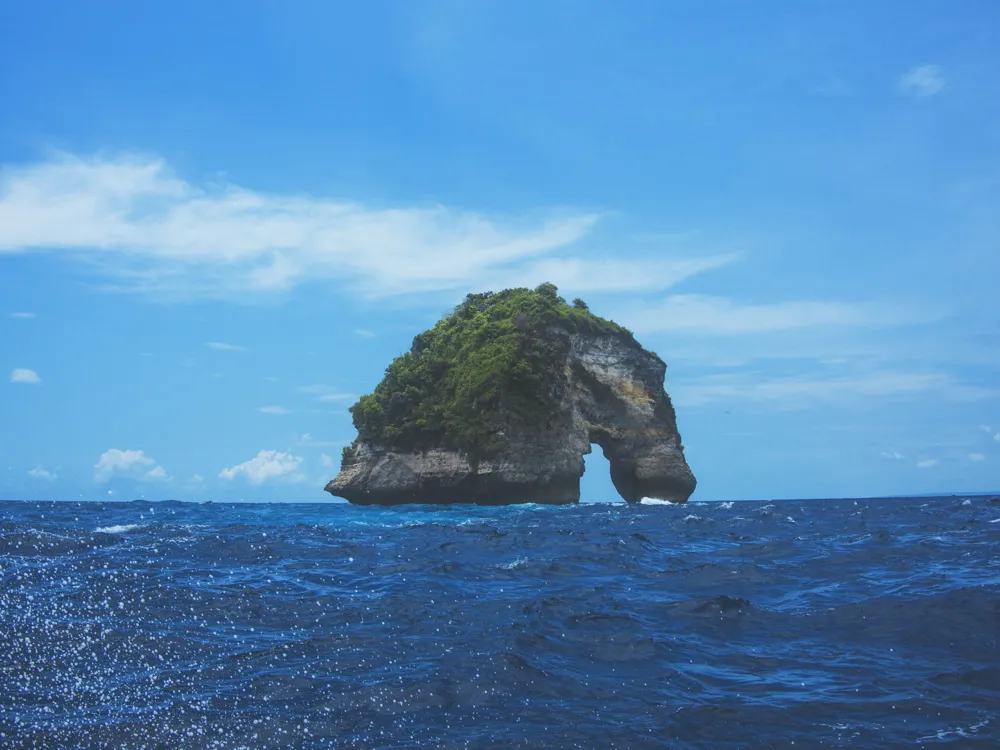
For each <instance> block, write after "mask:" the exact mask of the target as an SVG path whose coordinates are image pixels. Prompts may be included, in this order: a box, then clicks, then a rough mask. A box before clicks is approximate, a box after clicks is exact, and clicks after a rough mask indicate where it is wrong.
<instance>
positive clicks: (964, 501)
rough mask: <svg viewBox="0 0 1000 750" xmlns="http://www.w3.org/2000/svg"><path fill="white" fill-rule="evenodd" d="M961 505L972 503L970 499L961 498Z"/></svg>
mask: <svg viewBox="0 0 1000 750" xmlns="http://www.w3.org/2000/svg"><path fill="white" fill-rule="evenodd" d="M962 505H972V501H971V500H963V501H962Z"/></svg>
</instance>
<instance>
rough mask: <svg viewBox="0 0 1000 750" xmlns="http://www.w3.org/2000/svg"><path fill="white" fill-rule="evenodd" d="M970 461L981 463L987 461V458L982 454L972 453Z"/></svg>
mask: <svg viewBox="0 0 1000 750" xmlns="http://www.w3.org/2000/svg"><path fill="white" fill-rule="evenodd" d="M969 460H970V461H973V462H976V463H978V462H979V461H985V460H986V456H984V455H983V454H982V453H970V454H969Z"/></svg>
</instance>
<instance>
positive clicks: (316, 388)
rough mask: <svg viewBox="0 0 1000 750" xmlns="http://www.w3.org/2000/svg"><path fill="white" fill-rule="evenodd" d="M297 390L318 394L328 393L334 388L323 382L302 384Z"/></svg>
mask: <svg viewBox="0 0 1000 750" xmlns="http://www.w3.org/2000/svg"><path fill="white" fill-rule="evenodd" d="M295 390H297V391H298V392H299V393H308V394H310V395H314V396H317V395H319V394H321V393H328V392H330V391H331V390H333V389H332V388H330V386H328V385H323V384H322V383H313V384H312V385H300V386H299V387H298V388H296V389H295Z"/></svg>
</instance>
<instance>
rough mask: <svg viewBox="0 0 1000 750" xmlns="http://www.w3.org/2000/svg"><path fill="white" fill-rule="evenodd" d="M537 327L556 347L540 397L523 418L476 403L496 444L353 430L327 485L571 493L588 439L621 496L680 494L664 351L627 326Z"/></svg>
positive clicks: (521, 497) (434, 493)
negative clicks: (400, 442) (538, 408)
mask: <svg viewBox="0 0 1000 750" xmlns="http://www.w3.org/2000/svg"><path fill="white" fill-rule="evenodd" d="M563 304H565V303H564V302H563ZM542 335H543V336H545V337H546V339H548V340H551V341H554V342H555V343H556V344H558V351H559V352H561V353H562V361H561V362H560V363H558V364H559V365H561V366H559V367H554V368H552V370H551V377H550V378H549V382H547V383H545V386H544V387H545V388H547V389H548V392H547V393H546V394H545V395H546V398H545V399H543V401H544V402H545V403H547V404H548V406H547V408H546V409H545V413H539V414H537V415H536V418H534V419H532V420H529V422H530V423H526V422H525V420H523V419H522V420H511V419H507V418H506V417H505V415H504V412H503V410H502V409H497V410H494V411H489V412H486V411H484V412H483V414H482V420H483V423H484V425H485V426H486V427H487V428H488V429H489V431H490V432H491V433H492V434H494V435H495V436H496V437H497V439H498V443H499V445H500V446H501V447H500V448H499V449H498V450H495V451H494V452H492V454H491V455H489V456H488V457H484V458H479V459H476V458H475V457H473V458H470V456H469V455H468V453H467V452H463V451H460V450H456V449H446V448H441V447H429V448H425V449H422V450H413V449H411V450H399V449H393V448H391V447H389V446H387V445H379V444H378V443H377V441H372V440H366V439H365V438H364V435H361V436H359V439H358V440H357V441H356V442H355V443H354V445H353V446H352V447H351V448H350V449H349V450H346V451H345V455H344V458H343V462H342V466H341V471H340V473H339V474H338V476H337V477H336V479H334V480H333V481H331V482H330V483H329V484H328V485H327V486H326V490H327V492H330V493H331V494H333V495H336V496H339V497H343V498H346V499H347V500H349V501H350V502H352V503H357V504H365V505H370V504H379V505H397V504H401V503H438V504H441V503H478V504H484V505H506V504H511V503H549V504H564V503H575V502H578V501H579V499H580V477H581V476H582V475H583V470H584V463H583V456H584V454H586V453H589V452H590V450H591V443H596V444H597V445H599V446H600V447H601V448H602V449H603V451H604V454H605V456H606V457H607V458H608V460H609V462H610V464H611V479H612V481H613V482H614V485H615V488H616V489H617V490H618V492H619V494H620V495H621V496H622V497H623V498H624V499H625V500H626V501H628V502H630V503H635V502H638V501H639V500H641V499H642V498H643V497H652V498H659V499H663V500H669V501H673V502H686V501H687V499H688V497H689V496H690V495H691V493H692V492H694V489H695V478H694V475H693V474H692V473H691V470H690V469H689V468H688V465H687V462H686V461H685V460H684V451H683V447H682V445H681V438H680V435H679V434H678V431H677V422H676V418H675V416H674V410H673V407H672V405H671V403H670V398H669V397H668V396H667V394H666V393H665V392H664V390H663V382H664V375H665V372H666V365H665V364H664V363H663V361H662V360H660V359H659V358H658V357H657V356H656V355H654V354H652V353H650V352H647V351H646V350H644V349H643V348H642V347H641V346H640V345H639V344H638V343H637V342H636V341H635V340H634V339H632V338H631V335H630V334H629V335H628V336H627V337H626V336H622V335H617V334H614V333H607V332H597V333H591V332H578V331H576V332H574V331H568V330H565V329H564V328H560V327H558V326H549V327H547V328H546V329H545V330H544V331H543V332H542Z"/></svg>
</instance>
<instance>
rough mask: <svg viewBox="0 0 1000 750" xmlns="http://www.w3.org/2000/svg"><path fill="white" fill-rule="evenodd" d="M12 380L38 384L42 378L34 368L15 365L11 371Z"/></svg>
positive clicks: (12, 381)
mask: <svg viewBox="0 0 1000 750" xmlns="http://www.w3.org/2000/svg"><path fill="white" fill-rule="evenodd" d="M10 382H11V383H24V384H26V385H37V384H38V383H41V382H42V379H41V378H40V377H38V373H37V372H35V371H34V370H29V369H28V368H26V367H15V368H14V369H13V370H12V371H11V373H10Z"/></svg>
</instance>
